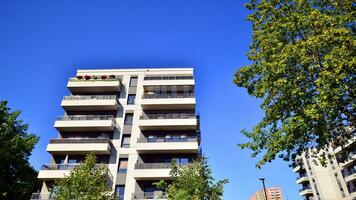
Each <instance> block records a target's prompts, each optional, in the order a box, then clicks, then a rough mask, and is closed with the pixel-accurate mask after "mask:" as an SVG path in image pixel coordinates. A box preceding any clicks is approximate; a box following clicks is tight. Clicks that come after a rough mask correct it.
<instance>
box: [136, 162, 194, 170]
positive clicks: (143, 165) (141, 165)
mask: <svg viewBox="0 0 356 200" xmlns="http://www.w3.org/2000/svg"><path fill="white" fill-rule="evenodd" d="M186 165H189V163H177V166H186ZM170 167H171V163H136V165H135V169H168V168H170Z"/></svg>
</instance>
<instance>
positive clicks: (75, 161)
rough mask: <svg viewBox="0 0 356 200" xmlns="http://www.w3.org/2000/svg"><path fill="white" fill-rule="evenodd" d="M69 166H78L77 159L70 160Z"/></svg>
mask: <svg viewBox="0 0 356 200" xmlns="http://www.w3.org/2000/svg"><path fill="white" fill-rule="evenodd" d="M68 164H77V160H76V159H69V160H68Z"/></svg>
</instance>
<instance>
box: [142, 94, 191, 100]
mask: <svg viewBox="0 0 356 200" xmlns="http://www.w3.org/2000/svg"><path fill="white" fill-rule="evenodd" d="M193 97H194V93H189V94H144V95H142V98H143V99H161V98H162V99H163V98H193Z"/></svg>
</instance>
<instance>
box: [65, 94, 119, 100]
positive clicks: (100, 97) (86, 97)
mask: <svg viewBox="0 0 356 200" xmlns="http://www.w3.org/2000/svg"><path fill="white" fill-rule="evenodd" d="M96 99H98V100H105V99H117V96H116V95H74V96H65V97H63V100H96Z"/></svg>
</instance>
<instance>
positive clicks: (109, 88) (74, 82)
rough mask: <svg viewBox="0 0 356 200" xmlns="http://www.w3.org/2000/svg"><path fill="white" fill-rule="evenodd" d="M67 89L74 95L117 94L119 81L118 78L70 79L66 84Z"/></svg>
mask: <svg viewBox="0 0 356 200" xmlns="http://www.w3.org/2000/svg"><path fill="white" fill-rule="evenodd" d="M67 87H68V89H69V90H70V91H71V92H72V93H75V94H79V93H100V92H102V93H104V92H108V93H110V92H112V93H118V92H119V91H120V87H121V84H120V80H119V79H118V78H116V77H115V78H114V77H113V78H108V79H103V78H101V79H99V78H93V77H89V78H88V79H86V78H81V79H79V78H71V79H69V81H68V84H67Z"/></svg>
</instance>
